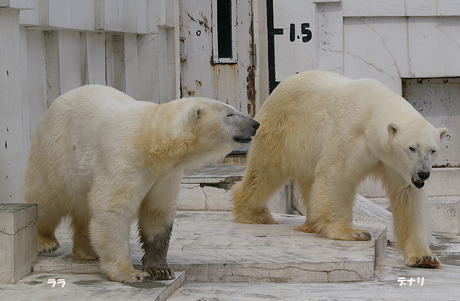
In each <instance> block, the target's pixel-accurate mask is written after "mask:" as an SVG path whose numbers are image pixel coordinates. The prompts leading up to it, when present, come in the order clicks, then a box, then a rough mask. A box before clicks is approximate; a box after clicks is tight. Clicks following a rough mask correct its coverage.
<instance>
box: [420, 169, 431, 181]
mask: <svg viewBox="0 0 460 301" xmlns="http://www.w3.org/2000/svg"><path fill="white" fill-rule="evenodd" d="M417 175H418V177H419V178H420V180H422V181H424V180H426V179H428V178H429V177H430V173H429V172H428V171H421V172H419V173H417Z"/></svg>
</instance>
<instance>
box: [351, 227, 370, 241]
mask: <svg viewBox="0 0 460 301" xmlns="http://www.w3.org/2000/svg"><path fill="white" fill-rule="evenodd" d="M352 237H353V240H370V239H371V234H370V233H369V232H367V231H366V230H359V229H355V230H354V231H353V234H352Z"/></svg>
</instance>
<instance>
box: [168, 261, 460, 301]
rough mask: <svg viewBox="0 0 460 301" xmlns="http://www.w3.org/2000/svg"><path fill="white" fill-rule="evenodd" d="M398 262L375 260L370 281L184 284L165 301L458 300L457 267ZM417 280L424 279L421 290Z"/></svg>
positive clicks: (459, 292)
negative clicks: (424, 266)
mask: <svg viewBox="0 0 460 301" xmlns="http://www.w3.org/2000/svg"><path fill="white" fill-rule="evenodd" d="M402 260H403V257H402V255H401V254H399V253H394V254H393V255H390V256H389V258H381V259H378V260H377V267H376V278H375V279H374V280H373V281H367V282H350V283H333V284H332V283H299V284H293V283H282V284H281V283H198V282H187V283H185V284H184V285H182V286H181V288H180V289H178V290H177V291H176V292H175V293H174V294H173V295H172V296H171V297H170V298H169V299H168V301H189V300H194V301H195V300H213V301H224V300H225V301H240V300H245V301H259V300H273V301H276V300H296V301H297V300H298V301H303V300H395V301H396V300H397V301H400V300H430V301H431V300H458V296H460V286H459V285H458V275H460V267H458V266H444V267H443V268H442V269H436V270H431V269H413V268H408V267H404V266H402V265H401V262H402ZM399 277H404V279H406V282H405V283H406V285H403V286H400V282H398V278H399ZM411 277H412V279H414V280H415V281H414V282H412V285H411V286H409V284H408V282H407V280H410V279H411ZM421 277H423V279H424V283H423V286H421ZM417 278H419V280H420V281H419V284H417V282H416V280H417Z"/></svg>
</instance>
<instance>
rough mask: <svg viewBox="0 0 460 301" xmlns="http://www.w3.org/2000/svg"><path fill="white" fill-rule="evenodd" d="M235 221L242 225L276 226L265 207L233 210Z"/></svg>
mask: <svg viewBox="0 0 460 301" xmlns="http://www.w3.org/2000/svg"><path fill="white" fill-rule="evenodd" d="M233 213H234V215H235V220H236V221H237V222H240V223H243V224H278V222H277V221H275V219H274V218H273V216H272V215H271V213H270V211H269V210H268V207H267V206H263V207H256V208H243V209H240V210H238V209H236V208H235V209H234V210H233Z"/></svg>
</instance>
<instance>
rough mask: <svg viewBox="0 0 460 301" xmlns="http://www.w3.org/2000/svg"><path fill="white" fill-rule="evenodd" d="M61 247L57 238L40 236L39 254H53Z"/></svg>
mask: <svg viewBox="0 0 460 301" xmlns="http://www.w3.org/2000/svg"><path fill="white" fill-rule="evenodd" d="M59 247H60V245H59V242H58V240H57V239H56V237H54V236H53V237H43V236H38V247H37V252H38V254H41V253H48V252H53V251H55V250H57V249H58V248H59Z"/></svg>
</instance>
